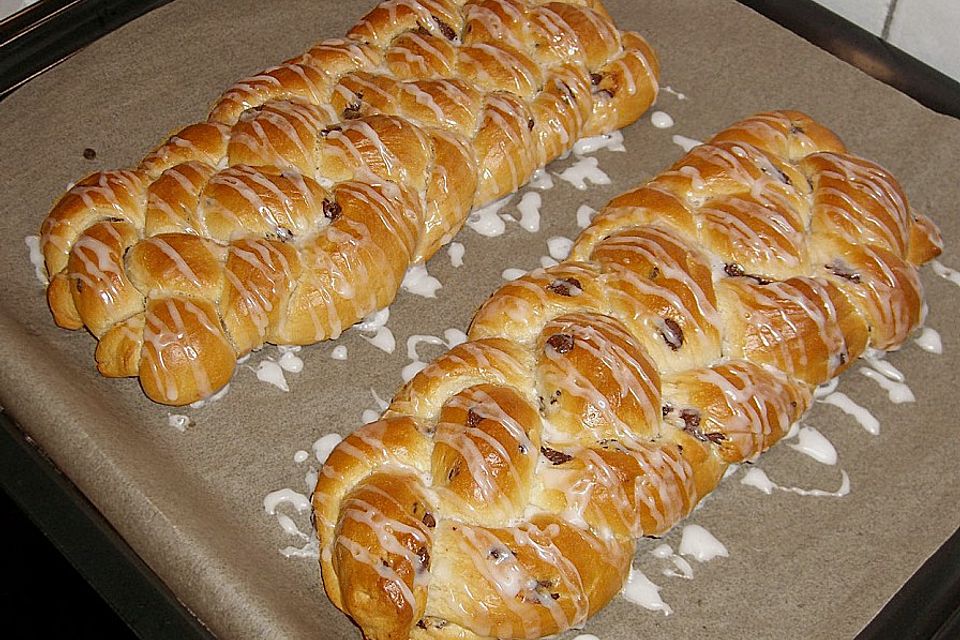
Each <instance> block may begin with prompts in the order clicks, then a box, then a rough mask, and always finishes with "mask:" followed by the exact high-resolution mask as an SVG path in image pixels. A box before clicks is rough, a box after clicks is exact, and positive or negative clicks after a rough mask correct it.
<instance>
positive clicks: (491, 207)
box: [467, 194, 513, 238]
mask: <svg viewBox="0 0 960 640" xmlns="http://www.w3.org/2000/svg"><path fill="white" fill-rule="evenodd" d="M512 199H513V194H510V195H509V196H506V197H505V198H500V199H499V200H494V201H493V202H491V203H490V204H488V205H487V206H485V207H480V208H479V209H475V210H474V211H473V213H471V214H470V216H469V217H468V218H467V226H468V227H470V228H471V229H473V230H474V231H476V232H477V233H479V234H480V235H482V236H484V237H486V238H495V237H496V236H501V235H503V232H504V231H505V230H506V228H507V225H506V224H505V223H504V221H503V219H502V218H501V217H500V215H499V214H500V210H501V209H503V208H504V207H505V206H507V205H508V204H509V203H510V201H511V200H512Z"/></svg>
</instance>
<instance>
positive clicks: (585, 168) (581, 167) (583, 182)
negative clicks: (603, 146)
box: [468, 156, 612, 224]
mask: <svg viewBox="0 0 960 640" xmlns="http://www.w3.org/2000/svg"><path fill="white" fill-rule="evenodd" d="M556 175H557V177H558V178H560V179H561V180H563V181H565V182H569V183H570V184H572V185H573V186H574V187H576V188H577V189H580V190H581V191H583V190H585V189H586V188H587V182H588V181H589V182H591V183H592V184H597V185H604V184H611V182H612V181H611V180H610V176H608V175H607V174H606V173H604V172H603V170H601V169H600V162H599V161H598V160H597V159H596V158H594V157H592V156H584V157H582V158H578V159H577V161H576V162H574V163H573V165H571V166H570V167H567V168H566V169H564V170H563V171H561V172H560V173H558V174H556ZM468 224H469V221H468Z"/></svg>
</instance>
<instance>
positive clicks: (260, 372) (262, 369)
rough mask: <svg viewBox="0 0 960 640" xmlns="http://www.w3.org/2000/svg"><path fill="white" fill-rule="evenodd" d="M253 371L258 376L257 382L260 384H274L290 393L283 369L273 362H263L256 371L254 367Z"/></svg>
mask: <svg viewBox="0 0 960 640" xmlns="http://www.w3.org/2000/svg"><path fill="white" fill-rule="evenodd" d="M251 369H252V370H253V372H254V373H255V374H257V380H259V381H260V382H266V383H268V384H272V385H273V386H275V387H277V388H278V389H280V390H281V391H290V387H289V386H288V385H287V379H286V378H285V377H284V375H283V368H281V367H280V365H279V364H278V363H276V362H274V361H273V360H266V359H265V360H261V361H260V364H259V365H257V368H256V369H253V367H251Z"/></svg>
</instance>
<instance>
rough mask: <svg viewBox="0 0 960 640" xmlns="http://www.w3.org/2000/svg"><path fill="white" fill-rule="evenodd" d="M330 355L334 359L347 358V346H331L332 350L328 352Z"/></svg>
mask: <svg viewBox="0 0 960 640" xmlns="http://www.w3.org/2000/svg"><path fill="white" fill-rule="evenodd" d="M330 357H331V358H333V359H334V360H346V359H347V347H346V345H343V344H341V345H338V346H336V347H334V348H333V351H331V352H330Z"/></svg>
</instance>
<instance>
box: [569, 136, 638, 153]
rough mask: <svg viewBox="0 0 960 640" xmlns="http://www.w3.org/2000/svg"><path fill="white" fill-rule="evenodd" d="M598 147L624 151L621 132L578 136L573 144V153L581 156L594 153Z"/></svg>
mask: <svg viewBox="0 0 960 640" xmlns="http://www.w3.org/2000/svg"><path fill="white" fill-rule="evenodd" d="M600 149H607V150H608V151H626V148H625V147H624V146H623V133H621V132H620V131H619V130H617V131H612V132H610V133H602V134H600V135H599V136H590V137H588V138H580V139H579V140H577V141H576V142H575V143H574V145H573V153H574V154H575V155H578V156H582V155H584V154H587V153H596V152H597V151H599V150H600Z"/></svg>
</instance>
